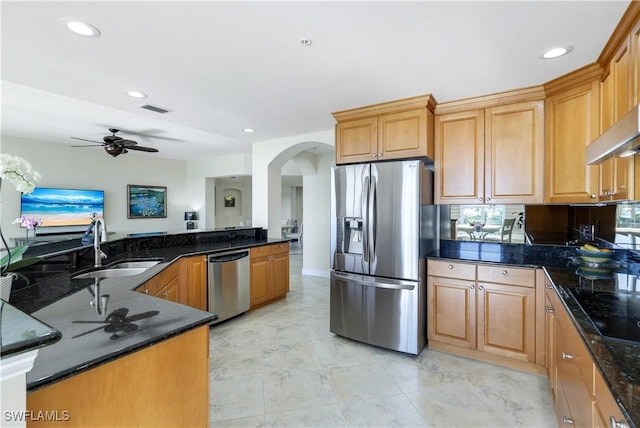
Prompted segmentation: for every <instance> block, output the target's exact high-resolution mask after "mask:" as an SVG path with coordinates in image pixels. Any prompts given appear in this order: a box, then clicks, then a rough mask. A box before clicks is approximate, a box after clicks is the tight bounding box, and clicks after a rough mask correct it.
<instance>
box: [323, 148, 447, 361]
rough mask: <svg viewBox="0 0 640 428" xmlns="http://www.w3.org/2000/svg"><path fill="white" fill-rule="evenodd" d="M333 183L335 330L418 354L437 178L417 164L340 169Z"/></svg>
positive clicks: (435, 228) (435, 220) (433, 232)
mask: <svg viewBox="0 0 640 428" xmlns="http://www.w3.org/2000/svg"><path fill="white" fill-rule="evenodd" d="M332 186H333V194H332V199H331V209H332V220H331V228H332V233H331V253H332V266H331V267H332V270H331V297H330V330H331V332H333V333H335V334H338V335H340V336H344V337H348V338H351V339H354V340H357V341H360V342H364V343H369V344H372V345H377V346H380V347H384V348H388V349H393V350H397V351H401V352H406V353H410V354H414V355H417V354H419V353H420V352H421V351H422V349H423V348H424V346H425V344H426V333H427V329H426V307H427V293H426V291H427V285H426V279H427V278H426V259H425V256H426V254H427V253H428V252H430V251H433V250H434V249H435V248H436V247H437V244H438V239H439V236H438V216H437V207H436V206H434V205H433V173H432V172H431V171H430V170H429V169H427V168H426V167H425V165H424V164H423V163H422V162H420V161H416V160H411V161H398V162H379V163H368V164H356V165H346V166H338V167H335V168H334V169H333V174H332Z"/></svg>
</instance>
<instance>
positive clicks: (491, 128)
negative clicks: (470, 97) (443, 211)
mask: <svg viewBox="0 0 640 428" xmlns="http://www.w3.org/2000/svg"><path fill="white" fill-rule="evenodd" d="M435 128H436V129H435V139H436V147H435V154H436V157H435V192H434V196H435V200H436V203H455V204H478V203H480V204H482V203H500V204H510V203H528V204H534V203H541V202H542V199H543V175H542V173H543V162H544V141H543V138H544V103H543V102H542V101H527V102H522V103H514V104H508V105H500V106H495V107H490V108H487V109H475V110H470V111H463V112H456V113H449V114H443V115H438V116H436V125H435Z"/></svg>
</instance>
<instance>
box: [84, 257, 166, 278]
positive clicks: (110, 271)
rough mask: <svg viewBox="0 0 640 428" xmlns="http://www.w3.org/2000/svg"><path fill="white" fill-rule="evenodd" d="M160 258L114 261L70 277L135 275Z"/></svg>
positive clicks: (153, 264)
mask: <svg viewBox="0 0 640 428" xmlns="http://www.w3.org/2000/svg"><path fill="white" fill-rule="evenodd" d="M160 262H161V260H128V261H121V262H116V263H114V264H112V265H108V266H104V267H103V268H97V269H94V270H91V271H89V272H84V273H80V274H77V275H74V276H72V277H71V279H87V278H98V279H103V278H119V277H123V276H132V275H137V274H139V273H142V272H144V271H146V270H147V269H149V268H151V267H153V266H155V265H157V264H158V263H160Z"/></svg>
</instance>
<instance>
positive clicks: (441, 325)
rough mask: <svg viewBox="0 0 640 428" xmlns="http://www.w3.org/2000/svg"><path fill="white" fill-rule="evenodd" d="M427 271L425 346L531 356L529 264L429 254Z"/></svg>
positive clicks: (533, 342) (532, 295)
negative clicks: (526, 266)
mask: <svg viewBox="0 0 640 428" xmlns="http://www.w3.org/2000/svg"><path fill="white" fill-rule="evenodd" d="M427 272H428V273H429V275H428V277H427V338H428V340H429V347H431V348H438V347H439V345H440V344H444V345H453V347H454V348H453V349H455V348H464V349H468V350H474V351H476V352H475V353H474V354H470V355H469V356H474V357H478V358H483V356H488V355H491V356H496V357H498V358H502V359H506V360H518V361H522V362H524V363H535V362H536V310H535V308H536V275H535V270H534V269H523V268H513V267H505V266H500V265H495V266H492V265H484V264H478V265H476V264H471V263H457V262H456V263H454V262H444V261H435V260H429V262H428V267H427ZM438 275H439V276H438ZM443 275H448V276H443ZM445 350H451V348H450V347H449V346H447V347H446V349H445ZM489 359H492V358H489ZM534 371H536V370H534Z"/></svg>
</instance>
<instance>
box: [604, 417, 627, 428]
mask: <svg viewBox="0 0 640 428" xmlns="http://www.w3.org/2000/svg"><path fill="white" fill-rule="evenodd" d="M609 424H610V425H611V428H629V425H627V423H626V422H625V421H617V420H616V417H615V416H611V418H609Z"/></svg>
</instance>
